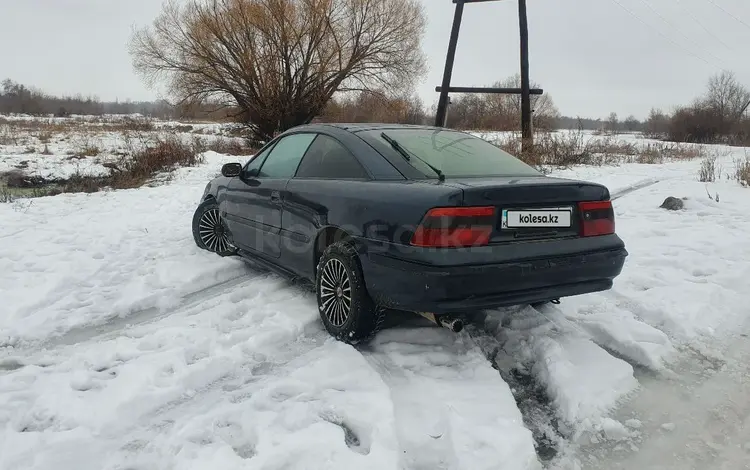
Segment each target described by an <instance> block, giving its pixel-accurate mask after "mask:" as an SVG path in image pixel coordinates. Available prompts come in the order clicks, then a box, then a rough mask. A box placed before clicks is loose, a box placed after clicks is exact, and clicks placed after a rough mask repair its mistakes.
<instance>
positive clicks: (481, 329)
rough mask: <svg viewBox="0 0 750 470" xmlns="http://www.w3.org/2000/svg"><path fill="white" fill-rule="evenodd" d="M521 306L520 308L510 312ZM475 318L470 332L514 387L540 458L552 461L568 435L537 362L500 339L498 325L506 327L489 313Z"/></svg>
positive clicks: (520, 408) (524, 419)
mask: <svg viewBox="0 0 750 470" xmlns="http://www.w3.org/2000/svg"><path fill="white" fill-rule="evenodd" d="M521 309H522V308H518V307H516V308H510V309H508V311H515V310H519V311H520V310H521ZM472 320H473V321H472V323H470V324H469V325H468V326H467V328H466V332H467V333H468V334H469V335H470V336H471V338H472V339H473V340H474V342H475V343H476V344H477V345H478V346H479V347H480V348H481V350H482V352H483V353H484V354H485V356H486V358H487V360H488V361H489V362H490V363H491V364H492V367H493V368H494V369H495V370H497V372H498V373H499V374H500V376H501V377H502V379H503V380H504V381H505V382H506V383H507V384H508V386H509V387H510V388H511V391H512V392H513V397H514V398H515V400H516V404H517V405H518V409H519V410H520V411H521V414H522V416H523V422H524V424H525V426H526V428H528V429H529V430H530V431H531V433H532V436H533V437H534V448H535V450H536V453H537V456H538V457H539V460H540V461H542V462H544V463H548V462H551V461H552V460H553V459H554V458H555V457H556V456H557V455H558V454H559V452H560V450H561V447H562V445H563V443H564V440H565V437H564V436H563V435H562V433H561V432H560V423H559V421H558V418H557V416H556V413H555V409H554V407H553V406H552V403H551V400H550V397H549V396H548V395H547V393H546V390H545V387H544V386H543V385H542V384H540V383H539V382H538V381H537V380H536V379H535V378H534V375H533V374H532V373H531V369H532V368H533V363H529V362H528V361H524V359H523V358H519V357H517V351H512V350H510V349H509V348H508V347H507V344H508V341H507V339H506V340H505V341H503V340H502V339H499V338H498V327H500V328H503V327H504V326H503V325H501V324H499V323H496V322H495V321H494V319H492V318H491V317H489V316H487V317H485V318H484V319H481V315H477V316H475V317H474V318H472ZM505 326H508V325H505Z"/></svg>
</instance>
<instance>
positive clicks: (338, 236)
mask: <svg viewBox="0 0 750 470" xmlns="http://www.w3.org/2000/svg"><path fill="white" fill-rule="evenodd" d="M345 240H352V234H350V233H349V232H347V231H346V230H344V229H343V228H341V227H338V226H335V225H329V226H326V227H323V228H322V229H321V230H320V231H319V232H318V235H317V236H316V237H315V242H314V243H313V250H312V252H313V259H312V262H313V273H317V269H318V262H320V257H321V256H323V252H324V251H325V249H326V248H328V247H329V246H330V245H332V244H334V243H336V242H339V241H345Z"/></svg>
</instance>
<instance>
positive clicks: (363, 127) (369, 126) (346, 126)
mask: <svg viewBox="0 0 750 470" xmlns="http://www.w3.org/2000/svg"><path fill="white" fill-rule="evenodd" d="M321 127H335V128H338V129H343V130H346V131H349V132H354V133H356V132H361V131H373V130H380V129H425V130H443V131H445V130H450V131H456V130H455V129H446V128H444V127H435V126H424V125H418V124H398V123H373V122H361V123H345V122H318V123H312V124H302V125H300V126H296V127H293V128H292V129H289V130H290V131H297V130H303V129H309V130H314V129H316V128H317V129H320V128H321ZM457 132H461V131H457Z"/></svg>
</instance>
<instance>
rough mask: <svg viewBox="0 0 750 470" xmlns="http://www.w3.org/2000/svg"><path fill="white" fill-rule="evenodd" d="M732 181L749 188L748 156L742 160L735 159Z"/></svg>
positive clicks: (749, 169) (749, 164)
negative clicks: (734, 180)
mask: <svg viewBox="0 0 750 470" xmlns="http://www.w3.org/2000/svg"><path fill="white" fill-rule="evenodd" d="M734 165H735V170H734V179H736V180H737V181H738V182H739V183H740V184H741V185H742V186H744V187H746V188H747V187H748V186H750V156H747V155H746V156H745V158H744V160H743V159H736V160H735V161H734Z"/></svg>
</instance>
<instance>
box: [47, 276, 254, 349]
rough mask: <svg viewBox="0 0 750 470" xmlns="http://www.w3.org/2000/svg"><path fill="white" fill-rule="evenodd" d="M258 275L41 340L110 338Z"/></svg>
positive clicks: (69, 341)
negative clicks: (164, 306) (167, 306)
mask: <svg viewBox="0 0 750 470" xmlns="http://www.w3.org/2000/svg"><path fill="white" fill-rule="evenodd" d="M257 277H258V276H253V275H249V276H248V275H247V274H242V275H239V276H235V277H232V278H230V279H227V280H225V281H222V282H218V283H216V284H212V285H210V286H207V287H204V288H202V289H198V290H196V291H192V292H188V293H187V294H185V295H182V296H181V297H180V299H179V301H178V303H177V305H176V306H175V307H173V308H170V309H167V310H164V309H160V308H159V307H147V308H143V309H138V310H134V311H133V312H132V313H130V314H128V315H126V316H122V317H120V316H117V317H113V318H111V319H109V320H108V321H106V322H104V323H100V324H92V325H84V326H80V327H77V328H72V329H70V330H68V331H67V332H65V333H64V334H63V335H61V336H56V337H53V338H50V339H48V340H45V341H43V342H42V343H40V345H39V346H40V347H42V348H55V347H58V346H72V345H74V344H77V343H84V342H87V341H91V340H94V339H100V340H102V339H108V338H111V337H113V336H118V335H119V334H120V332H121V331H122V330H124V329H127V328H132V327H136V326H141V325H146V324H149V323H155V322H158V321H159V320H162V319H164V318H167V317H170V316H172V315H175V314H177V313H181V312H186V311H188V310H190V309H191V308H194V307H196V306H199V305H200V304H202V303H204V302H206V301H208V300H212V299H215V298H217V297H219V296H222V295H224V294H227V293H229V292H231V291H233V290H234V289H236V288H239V287H242V286H243V285H245V284H249V283H251V282H252V281H253V280H255V279H257Z"/></svg>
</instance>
